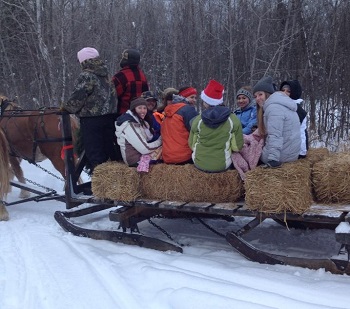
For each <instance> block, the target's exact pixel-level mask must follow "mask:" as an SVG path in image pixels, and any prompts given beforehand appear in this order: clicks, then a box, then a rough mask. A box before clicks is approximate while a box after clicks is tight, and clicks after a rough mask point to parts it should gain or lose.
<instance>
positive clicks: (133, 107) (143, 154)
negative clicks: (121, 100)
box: [115, 98, 162, 172]
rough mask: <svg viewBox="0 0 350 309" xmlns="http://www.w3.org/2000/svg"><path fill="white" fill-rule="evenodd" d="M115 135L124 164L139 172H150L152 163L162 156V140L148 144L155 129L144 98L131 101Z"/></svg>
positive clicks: (119, 120) (119, 121) (118, 123)
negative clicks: (136, 168) (135, 168)
mask: <svg viewBox="0 0 350 309" xmlns="http://www.w3.org/2000/svg"><path fill="white" fill-rule="evenodd" d="M115 134H116V136H117V138H118V144H119V145H120V150H121V153H122V156H123V160H124V162H125V163H126V164H127V165H129V166H134V167H135V166H137V167H138V171H142V172H148V168H149V163H150V161H151V160H157V159H158V158H159V156H160V153H161V145H162V139H161V137H159V139H157V140H156V141H154V142H148V141H149V140H152V138H153V129H152V119H151V118H150V114H148V113H147V101H146V100H145V99H144V98H137V99H135V100H133V101H131V104H130V109H129V110H128V111H127V112H126V113H125V114H123V115H121V116H120V117H118V119H117V122H116V133H115Z"/></svg>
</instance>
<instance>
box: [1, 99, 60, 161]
mask: <svg viewBox="0 0 350 309" xmlns="http://www.w3.org/2000/svg"><path fill="white" fill-rule="evenodd" d="M47 110H48V108H46V107H44V108H41V109H39V110H24V109H22V108H21V107H20V106H18V105H15V104H13V102H11V101H9V100H6V99H5V100H4V99H2V100H1V113H0V122H2V121H3V120H4V118H8V120H7V122H6V124H5V125H3V126H2V128H3V131H4V133H5V135H6V138H7V140H8V141H10V139H9V135H8V128H7V123H8V121H9V120H10V119H11V118H20V117H35V116H39V117H38V120H37V121H36V122H35V127H34V131H33V140H32V143H33V144H32V156H31V157H27V156H24V155H23V154H21V153H20V152H19V151H17V150H16V148H15V147H14V146H13V145H12V143H10V142H9V147H10V155H11V156H14V157H18V158H22V159H25V160H27V161H28V162H29V163H31V164H36V162H35V158H36V153H37V149H38V145H39V144H40V143H57V142H63V141H64V138H62V137H49V135H48V133H47V130H46V126H45V119H44V116H45V115H50V114H56V112H57V111H52V112H51V113H47ZM33 111H39V113H38V114H34V115H33V114H26V113H25V112H33ZM14 124H15V126H16V127H17V129H18V130H20V128H19V127H18V124H17V122H16V121H14ZM40 131H41V132H42V133H43V135H44V138H38V137H39V133H40Z"/></svg>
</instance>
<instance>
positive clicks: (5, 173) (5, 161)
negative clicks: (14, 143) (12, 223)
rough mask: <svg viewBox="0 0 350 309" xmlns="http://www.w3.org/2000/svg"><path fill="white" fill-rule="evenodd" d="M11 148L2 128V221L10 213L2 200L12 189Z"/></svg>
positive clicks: (0, 212)
mask: <svg viewBox="0 0 350 309" xmlns="http://www.w3.org/2000/svg"><path fill="white" fill-rule="evenodd" d="M9 164H10V158H9V148H8V144H7V140H6V136H5V134H4V132H3V131H2V130H1V128H0V221H6V220H8V219H9V214H8V212H7V210H6V208H5V205H4V204H3V202H2V200H3V198H5V197H6V195H7V193H8V192H9V189H10V170H9Z"/></svg>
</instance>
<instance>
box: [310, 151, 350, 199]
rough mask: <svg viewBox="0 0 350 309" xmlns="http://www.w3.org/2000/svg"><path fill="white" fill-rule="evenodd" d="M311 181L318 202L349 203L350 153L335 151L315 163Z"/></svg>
mask: <svg viewBox="0 0 350 309" xmlns="http://www.w3.org/2000/svg"><path fill="white" fill-rule="evenodd" d="M312 181H313V187H314V194H315V199H316V200H317V201H318V202H322V203H350V153H349V152H343V153H337V154H334V155H332V156H329V157H328V158H327V159H325V160H323V161H320V162H317V163H315V164H314V166H313V168H312Z"/></svg>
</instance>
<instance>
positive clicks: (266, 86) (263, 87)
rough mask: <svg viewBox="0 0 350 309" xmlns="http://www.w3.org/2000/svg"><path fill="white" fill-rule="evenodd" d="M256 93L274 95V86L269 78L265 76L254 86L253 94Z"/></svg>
mask: <svg viewBox="0 0 350 309" xmlns="http://www.w3.org/2000/svg"><path fill="white" fill-rule="evenodd" d="M258 91H264V92H267V93H274V92H275V91H276V86H275V84H274V83H273V80H272V77H271V76H265V77H263V78H262V79H260V80H259V81H258V82H257V83H256V84H255V86H254V88H253V93H255V92H258Z"/></svg>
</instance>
